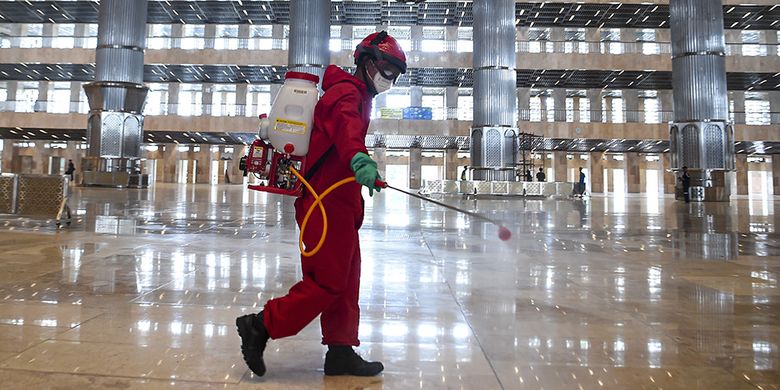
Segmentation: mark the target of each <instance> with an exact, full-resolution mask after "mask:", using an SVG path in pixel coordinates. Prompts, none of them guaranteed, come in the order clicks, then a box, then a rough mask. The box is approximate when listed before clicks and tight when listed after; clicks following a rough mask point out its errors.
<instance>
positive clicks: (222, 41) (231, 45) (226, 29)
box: [214, 24, 238, 50]
mask: <svg viewBox="0 0 780 390" xmlns="http://www.w3.org/2000/svg"><path fill="white" fill-rule="evenodd" d="M214 48H215V49H217V50H236V49H238V26H236V25H224V24H220V25H218V26H217V36H216V38H215V39H214Z"/></svg>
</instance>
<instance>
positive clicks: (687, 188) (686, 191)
mask: <svg viewBox="0 0 780 390" xmlns="http://www.w3.org/2000/svg"><path fill="white" fill-rule="evenodd" d="M680 181H681V182H682V188H683V196H684V197H685V203H691V175H689V174H688V167H683V168H682V175H680Z"/></svg>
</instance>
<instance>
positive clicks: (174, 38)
mask: <svg viewBox="0 0 780 390" xmlns="http://www.w3.org/2000/svg"><path fill="white" fill-rule="evenodd" d="M183 36H184V25H183V24H172V25H171V49H181V41H182V37H183Z"/></svg>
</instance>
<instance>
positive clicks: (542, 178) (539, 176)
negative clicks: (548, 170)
mask: <svg viewBox="0 0 780 390" xmlns="http://www.w3.org/2000/svg"><path fill="white" fill-rule="evenodd" d="M536 181H547V175H545V174H544V169H543V168H539V172H537V173H536Z"/></svg>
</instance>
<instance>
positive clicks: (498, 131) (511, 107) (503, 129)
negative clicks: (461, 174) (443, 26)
mask: <svg viewBox="0 0 780 390" xmlns="http://www.w3.org/2000/svg"><path fill="white" fill-rule="evenodd" d="M473 13H474V24H473V28H474V54H473V62H474V121H473V125H472V129H471V145H472V147H471V161H472V165H473V168H474V170H473V177H474V179H475V180H502V181H514V180H515V173H514V170H515V160H516V156H517V129H516V127H515V126H516V124H517V95H516V93H517V92H516V86H517V73H516V66H517V60H516V57H515V34H516V29H515V2H514V0H491V1H475V2H474V5H473Z"/></svg>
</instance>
